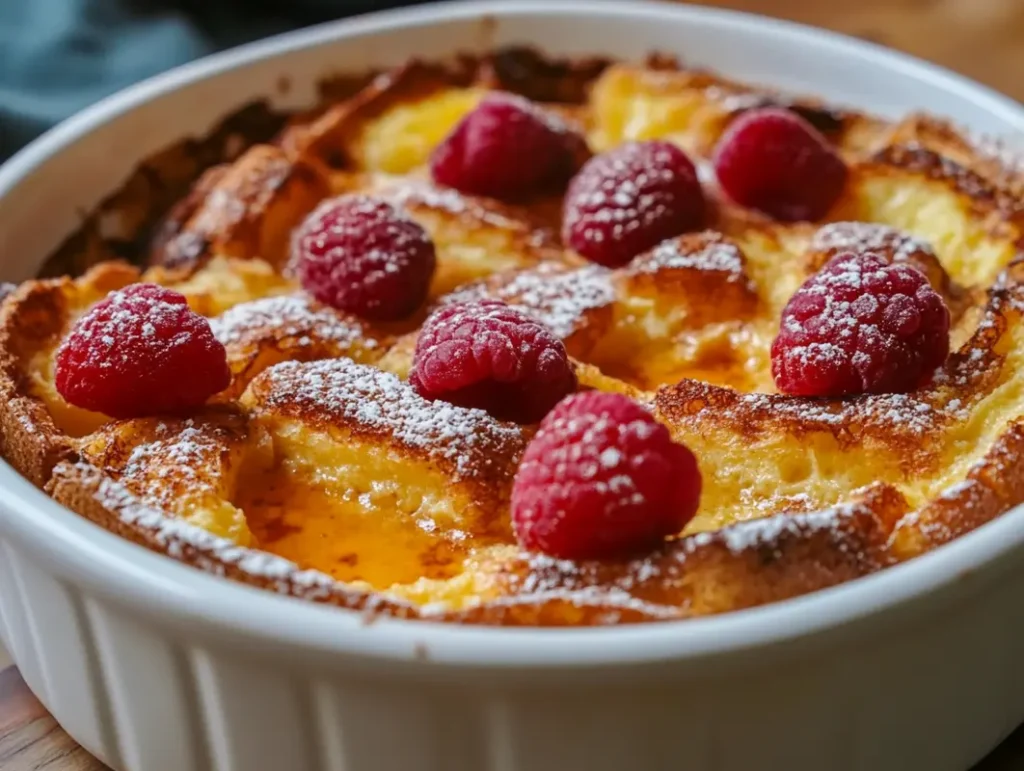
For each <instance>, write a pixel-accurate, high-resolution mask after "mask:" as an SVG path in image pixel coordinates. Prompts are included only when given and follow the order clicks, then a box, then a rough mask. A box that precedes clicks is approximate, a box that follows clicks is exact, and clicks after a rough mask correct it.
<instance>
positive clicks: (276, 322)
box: [210, 294, 378, 348]
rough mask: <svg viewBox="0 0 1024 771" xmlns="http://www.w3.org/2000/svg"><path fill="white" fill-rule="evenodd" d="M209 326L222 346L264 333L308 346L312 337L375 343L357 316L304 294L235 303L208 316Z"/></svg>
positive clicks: (342, 343)
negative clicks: (223, 311)
mask: <svg viewBox="0 0 1024 771" xmlns="http://www.w3.org/2000/svg"><path fill="white" fill-rule="evenodd" d="M210 326H211V328H212V329H213V334H214V336H215V337H216V338H217V339H218V340H219V341H220V342H221V343H223V344H224V345H225V346H235V345H243V346H244V345H246V344H250V343H251V342H253V339H254V337H256V336H258V335H265V334H272V335H273V336H274V338H275V339H281V338H292V339H294V340H295V342H296V343H297V344H298V345H299V346H308V345H311V344H312V341H313V340H317V341H323V342H329V343H334V344H335V345H337V346H339V347H348V346H352V345H354V344H360V345H361V346H363V347H365V348H375V347H376V346H377V345H378V343H377V340H376V339H374V338H373V337H372V336H370V335H369V334H368V330H367V328H366V326H365V325H364V324H363V323H362V322H361V321H360V320H359V319H357V318H355V317H354V316H348V315H345V314H343V313H340V312H338V311H336V310H334V309H333V308H330V307H328V306H326V305H321V304H320V303H318V302H316V301H315V300H313V299H312V298H310V297H309V296H307V295H305V294H292V295H280V296H275V297H264V298H262V299H260V300H253V301H252V302H247V303H241V304H239V305H235V306H234V307H232V308H230V309H229V310H227V311H226V312H225V313H223V314H222V315H220V316H218V317H216V318H213V319H211V320H210Z"/></svg>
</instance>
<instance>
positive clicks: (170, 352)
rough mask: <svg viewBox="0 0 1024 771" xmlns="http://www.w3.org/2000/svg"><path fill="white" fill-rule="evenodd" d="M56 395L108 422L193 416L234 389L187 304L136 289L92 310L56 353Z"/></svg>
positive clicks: (161, 292)
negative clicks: (188, 412) (109, 419)
mask: <svg viewBox="0 0 1024 771" xmlns="http://www.w3.org/2000/svg"><path fill="white" fill-rule="evenodd" d="M55 376H56V377H55V380H56V386H57V391H58V392H59V393H60V395H61V396H63V397H64V399H65V400H66V401H67V402H69V403H70V404H73V405H75V406H76V407H81V408H83V409H86V410H93V411H94V412H102V413H103V414H105V415H109V416H110V417H112V418H137V417H143V416H146V415H156V414H160V413H176V412H183V411H186V410H191V409H195V408H196V407H199V406H201V405H202V404H203V403H204V402H205V401H206V400H207V399H209V398H210V397H211V396H213V395H214V394H215V393H217V392H218V391H221V390H223V389H224V388H227V386H228V383H229V382H230V381H231V373H230V371H229V370H228V363H227V355H226V354H225V352H224V346H223V345H221V344H220V343H219V342H217V340H216V338H215V337H214V336H213V332H212V331H211V329H210V323H209V322H208V321H207V320H206V319H204V318H203V317H202V316H200V315H198V314H197V313H194V312H193V311H192V309H191V308H189V307H188V303H187V302H186V300H185V298H184V297H183V296H182V295H180V294H178V293H177V292H172V291H171V290H170V289H164V288H163V287H159V286H156V285H154V284H133V285H132V286H129V287H127V288H125V289H122V290H120V291H117V292H112V293H111V294H110V295H109V296H108V297H106V298H105V299H104V300H101V301H100V302H98V303H97V304H96V305H94V306H93V307H92V308H91V309H90V310H89V311H88V312H87V313H86V314H85V315H84V316H82V318H81V319H79V321H78V323H76V324H75V326H74V327H73V328H72V329H71V332H70V333H69V334H68V336H67V337H66V338H65V339H64V342H63V343H61V345H60V347H59V348H58V349H57V357H56V371H55Z"/></svg>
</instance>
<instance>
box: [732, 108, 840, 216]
mask: <svg viewBox="0 0 1024 771" xmlns="http://www.w3.org/2000/svg"><path fill="white" fill-rule="evenodd" d="M713 162H714V166H715V173H716V174H717V175H718V182H719V184H720V185H721V186H722V189H723V190H724V191H725V192H726V194H728V196H729V197H730V198H732V199H733V200H734V201H736V203H738V204H740V205H742V206H748V207H750V208H751V209H757V210H759V211H761V212H763V213H765V214H767V215H769V216H771V217H774V218H775V219H778V220H783V221H785V222H795V221H799V220H816V219H820V218H821V217H823V216H825V214H826V212H828V210H829V209H830V208H831V207H832V205H833V204H834V203H835V202H836V200H837V199H838V198H839V196H840V194H841V193H842V192H843V187H844V186H845V184H846V177H847V171H846V164H845V163H844V162H843V159H842V158H840V157H839V155H838V154H837V153H836V152H835V150H833V149H832V147H831V146H830V145H829V143H828V140H827V139H825V137H824V136H822V135H821V133H820V132H819V131H818V130H817V129H815V128H814V126H812V125H811V124H810V123H808V122H807V121H805V120H804V119H803V118H801V117H800V116H799V115H796V114H795V113H793V112H791V111H789V110H785V109H781V108H777V107H766V108H764V109H760V110H751V111H750V112H747V113H744V114H743V115H741V116H740V117H739V118H737V119H736V120H735V122H733V124H732V125H731V126H729V128H728V129H727V130H726V132H725V134H724V135H723V136H722V138H721V139H720V140H719V142H718V146H717V147H716V148H715V152H714V158H713Z"/></svg>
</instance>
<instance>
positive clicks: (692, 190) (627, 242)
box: [562, 140, 707, 267]
mask: <svg viewBox="0 0 1024 771" xmlns="http://www.w3.org/2000/svg"><path fill="white" fill-rule="evenodd" d="M706 216H707V203H706V201H705V199H704V191H703V190H702V189H701V185H700V180H699V179H698V177H697V170H696V168H695V167H694V165H693V163H692V162H691V161H690V159H689V158H688V157H687V156H686V153H684V152H683V151H682V150H680V149H679V148H678V147H676V146H675V145H673V144H671V143H669V142H663V141H660V140H655V141H650V142H627V143H625V144H623V145H619V146H618V147H616V148H615V149H613V150H610V151H609V152H607V153H603V154H602V155H598V156H595V157H593V158H591V159H590V160H589V161H587V163H586V164H584V166H583V168H582V169H581V170H580V173H579V174H577V175H576V176H575V177H574V178H573V180H572V182H570V183H569V190H568V192H567V193H566V196H565V211H564V213H563V219H562V240H563V241H564V242H565V244H566V245H567V246H569V247H571V248H572V249H574V250H575V251H576V252H578V253H579V254H581V255H583V256H584V257H586V258H587V259H588V260H591V261H592V262H597V263H600V264H601V265H608V266H612V267H614V266H617V265H624V264H625V263H627V262H629V261H630V260H631V259H633V257H635V256H636V255H638V254H640V253H641V252H645V251H647V250H648V249H650V248H652V247H654V246H655V245H656V244H658V243H660V242H661V241H664V240H665V239H666V238H671V237H672V236H677V235H679V234H680V233H684V232H686V231H689V230H695V229H697V228H700V227H701V226H702V225H703V224H704V220H705V217H706Z"/></svg>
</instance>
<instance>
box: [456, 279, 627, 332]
mask: <svg viewBox="0 0 1024 771" xmlns="http://www.w3.org/2000/svg"><path fill="white" fill-rule="evenodd" d="M483 297H490V298H493V299H496V300H503V301H504V302H507V303H509V304H511V305H516V306H518V307H520V308H521V309H522V310H523V311H525V312H526V313H528V314H529V315H530V316H531V317H533V318H534V319H535V320H536V321H538V322H539V323H541V324H543V325H544V326H546V327H547V328H548V329H550V330H551V332H552V333H553V334H554V335H555V336H556V337H559V338H562V339H565V338H567V337H569V336H570V335H571V334H572V333H573V332H576V331H577V330H578V329H580V328H581V327H582V326H584V325H585V323H586V316H587V313H588V312H589V311H592V310H595V309H598V308H604V307H606V306H608V305H611V304H612V303H613V302H614V301H615V290H614V289H613V287H612V282H611V273H610V271H608V270H607V269H606V268H602V267H600V266H598V265H590V266H587V267H584V268H574V269H567V268H565V267H564V266H561V265H557V264H551V263H547V264H544V265H541V266H539V267H537V268H535V269H531V270H525V271H521V272H517V273H513V274H507V275H505V276H501V277H499V278H498V279H497V280H491V281H486V282H482V283H479V284H475V285H473V286H470V287H467V288H466V289H462V290H459V291H457V292H453V293H452V294H450V295H448V296H446V297H445V298H443V300H442V302H444V303H446V304H447V303H453V302H466V301H469V300H474V299H480V298H483Z"/></svg>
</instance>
